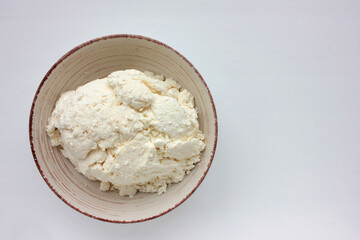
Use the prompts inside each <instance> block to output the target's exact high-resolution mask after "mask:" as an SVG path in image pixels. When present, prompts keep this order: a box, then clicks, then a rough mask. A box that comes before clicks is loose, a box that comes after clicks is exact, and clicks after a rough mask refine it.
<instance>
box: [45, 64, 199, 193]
mask: <svg viewBox="0 0 360 240" xmlns="http://www.w3.org/2000/svg"><path fill="white" fill-rule="evenodd" d="M46 130H47V133H48V135H49V137H50V139H51V143H52V145H53V146H60V147H61V151H62V153H63V155H64V156H65V157H67V158H68V159H69V160H70V161H71V162H72V163H73V164H74V166H75V168H76V169H77V170H78V171H79V172H80V173H82V174H84V175H85V176H86V177H88V178H89V179H91V180H99V181H100V182H101V184H100V189H101V190H103V191H107V190H113V189H118V190H119V193H120V195H121V196H124V195H128V196H130V197H132V196H134V195H135V194H136V192H138V191H140V192H156V193H158V194H161V193H163V192H165V191H166V188H167V186H168V185H169V184H171V183H177V182H180V181H181V180H183V178H184V176H185V174H187V173H189V172H190V170H191V169H192V168H194V166H195V164H196V163H197V162H198V161H199V160H200V153H201V151H202V150H203V149H204V148H205V144H204V142H203V140H204V135H203V134H202V133H201V131H200V130H199V122H198V119H197V112H196V110H195V107H194V98H193V96H192V95H191V94H190V92H189V91H187V90H186V89H183V88H181V86H180V85H179V84H178V83H177V82H175V81H174V80H173V79H171V78H166V79H165V78H164V77H163V76H160V75H154V74H153V73H151V72H145V73H143V72H140V71H137V70H125V71H117V72H113V73H111V74H110V75H109V76H108V77H106V78H103V79H98V80H95V81H92V82H90V83H88V84H85V85H83V86H81V87H79V88H78V89H76V90H74V91H68V92H66V93H64V94H62V95H61V97H60V99H59V100H58V101H57V103H56V107H55V109H54V110H53V112H52V114H51V117H50V118H49V122H48V126H47V129H46Z"/></svg>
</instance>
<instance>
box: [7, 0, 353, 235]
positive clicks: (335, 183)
mask: <svg viewBox="0 0 360 240" xmlns="http://www.w3.org/2000/svg"><path fill="white" fill-rule="evenodd" d="M359 12H360V1H356V0H355V1H345V0H342V1H332V0H331V1H325V0H324V1H314V0H309V1H301V0H297V1H280V0H279V1H278V0H275V1H196V2H195V1H194V2H193V1H184V0H182V1H126V2H125V1H119V0H117V1H70V0H62V1H39V0H33V1H12V0H5V1H4V0H2V1H0V30H1V38H0V66H1V71H0V79H1V87H0V91H1V92H0V98H1V112H0V114H1V128H0V131H1V132H0V134H1V138H0V142H1V144H0V146H1V155H2V158H1V159H2V160H1V161H2V164H1V174H0V180H1V183H2V187H1V195H0V239H4V240H5V239H80V238H82V239H86V240H92V239H106V240H111V239H261V240H263V239H276V240H278V239H301V240H303V239H316V240H319V239H320V240H321V239H326V240H331V239H341V240H352V239H354V240H358V239H360V95H359V90H360V21H359ZM115 33H132V34H140V35H145V36H149V37H152V38H155V39H157V40H160V41H163V42H165V43H167V44H169V45H170V46H172V47H173V48H175V49H176V50H178V51H180V52H181V53H182V54H183V55H184V56H186V57H187V58H188V59H189V60H190V61H191V62H192V63H193V64H194V65H195V66H196V67H197V69H198V70H199V71H200V73H201V74H202V75H203V77H204V78H205V80H206V82H207V84H208V86H209V88H210V90H211V92H212V94H213V97H214V100H215V104H216V107H217V113H218V117H219V140H218V148H217V151H216V155H215V159H214V162H213V165H212V167H211V169H210V172H209V174H208V175H207V177H206V178H205V180H204V182H203V183H202V185H201V186H200V187H199V189H198V190H197V191H196V192H195V194H194V195H193V196H192V197H191V198H190V199H188V200H187V201H186V202H185V203H183V204H182V205H181V206H179V207H178V208H177V209H175V210H174V211H172V212H170V213H168V214H166V215H164V216H162V217H160V218H157V219H155V220H152V221H148V222H144V223H138V224H128V225H121V224H112V223H106V222H101V221H98V220H95V219H92V218H89V217H86V216H84V215H82V214H80V213H78V212H76V211H74V210H73V209H72V208H70V207H68V206H67V205H66V204H64V203H63V202H62V201H61V200H59V199H58V198H57V197H56V196H55V194H54V193H53V192H52V191H51V190H50V189H49V188H48V186H47V185H46V184H45V182H44V181H43V180H42V178H41V177H40V174H39V173H38V170H37V168H36V166H35V164H34V161H33V158H32V155H31V152H30V147H29V139H28V117H29V110H30V106H31V102H32V99H33V96H34V94H35V91H36V89H37V87H38V85H39V83H40V81H41V79H42V78H43V77H44V75H45V73H46V72H47V71H48V70H49V69H50V67H51V66H52V65H53V64H54V63H55V62H56V61H57V60H58V59H59V58H60V57H61V56H62V55H63V54H65V53H66V52H67V51H68V50H70V49H71V48H73V47H75V46H76V45H78V44H80V43H82V42H84V41H87V40H90V39H92V38H95V37H99V36H103V35H108V34H115Z"/></svg>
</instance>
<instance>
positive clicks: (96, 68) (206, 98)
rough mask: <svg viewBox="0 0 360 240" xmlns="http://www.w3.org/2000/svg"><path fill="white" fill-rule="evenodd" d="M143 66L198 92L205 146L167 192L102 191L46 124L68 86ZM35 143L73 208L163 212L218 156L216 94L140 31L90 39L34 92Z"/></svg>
mask: <svg viewBox="0 0 360 240" xmlns="http://www.w3.org/2000/svg"><path fill="white" fill-rule="evenodd" d="M125 69H138V70H141V71H146V70H147V71H152V72H154V73H159V74H163V75H164V76H166V77H173V78H174V79H175V80H176V81H178V82H179V83H180V84H181V85H182V86H183V87H184V88H186V89H188V90H189V91H190V92H191V93H192V94H193V95H194V97H195V104H196V107H197V110H198V115H199V123H200V129H201V131H202V132H203V133H204V135H205V144H206V149H205V150H204V151H203V152H202V154H201V161H200V162H199V163H198V164H197V166H196V167H195V168H194V169H193V170H192V171H191V173H190V174H189V175H187V176H186V177H185V178H184V180H183V181H181V182H180V183H177V184H172V185H171V186H170V187H169V188H168V190H167V192H166V193H164V194H162V195H160V196H159V195H157V194H151V193H138V194H136V195H135V197H134V198H129V197H120V195H119V194H118V192H117V191H116V192H102V191H100V190H99V182H97V181H90V180H88V179H87V178H86V177H84V176H83V175H81V174H80V173H78V172H77V171H76V170H75V168H74V166H73V165H72V164H71V163H70V161H69V160H68V159H66V158H64V156H63V155H62V154H61V152H60V151H59V148H57V147H52V146H51V144H50V139H49V138H48V136H47V134H46V132H45V127H46V125H47V121H48V118H49V117H50V114H51V112H52V110H53V109H54V106H55V102H56V101H57V100H58V99H59V97H60V95H61V94H62V93H63V92H65V91H68V90H73V89H76V88H77V87H78V86H80V85H83V84H85V83H87V82H89V81H92V80H95V79H98V78H103V77H106V76H107V75H108V74H109V73H111V72H113V71H116V70H125ZM29 127H30V128H29V131H30V144H31V150H32V153H33V156H34V159H35V163H36V165H37V167H38V169H39V171H40V174H41V176H42V177H43V178H44V180H45V182H46V183H47V184H48V185H49V187H50V188H51V190H53V191H54V193H55V194H56V195H57V196H58V197H59V198H60V199H61V200H63V201H64V202H65V203H66V204H68V205H69V206H70V207H72V208H74V209H76V210H77V211H79V212H81V213H83V214H85V215H87V216H90V217H93V218H96V219H99V220H104V221H109V222H116V223H133V222H140V221H145V220H149V219H153V218H155V217H158V216H161V215H163V214H165V213H167V212H169V211H171V210H172V209H174V208H176V207H177V206H179V205H180V204H181V203H182V202H184V201H185V200H186V199H187V198H188V197H189V196H190V195H191V194H192V193H193V192H194V191H195V190H196V188H197V187H198V186H199V185H200V183H201V182H202V181H203V179H204V177H205V175H206V173H207V172H208V170H209V168H210V165H211V162H212V160H213V157H214V153H215V148H216V141H217V118H216V111H215V106H214V102H213V99H212V97H211V94H210V92H209V89H208V87H207V86H206V83H205V81H204V79H203V78H202V77H201V75H200V73H199V72H198V71H197V70H196V69H195V67H194V66H193V65H192V64H191V63H190V62H189V61H188V60H187V59H186V58H185V57H184V56H182V55H181V54H180V53H179V52H177V51H175V50H174V49H172V48H171V47H169V46H167V45H166V44H164V43H161V42H159V41H156V40H153V39H150V38H147V37H143V36H137V35H123V34H122V35H111V36H104V37H100V38H96V39H93V40H90V41H88V42H85V43H83V44H81V45H79V46H77V47H75V48H74V49H72V50H70V51H69V52H68V53H67V54H65V55H64V56H63V57H62V58H60V60H59V61H57V62H56V63H55V64H54V66H52V68H51V69H50V70H49V71H48V73H47V74H46V75H45V77H44V79H43V80H42V82H41V83H40V85H39V88H38V90H37V92H36V94H35V97H34V101H33V104H32V107H31V113H30V123H29Z"/></svg>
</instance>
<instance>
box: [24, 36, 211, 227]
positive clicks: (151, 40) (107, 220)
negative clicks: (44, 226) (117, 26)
mask: <svg viewBox="0 0 360 240" xmlns="http://www.w3.org/2000/svg"><path fill="white" fill-rule="evenodd" d="M111 38H137V39H144V40H147V41H150V42H153V43H156V44H158V45H161V46H163V47H166V48H168V49H170V50H172V51H174V52H175V53H176V54H177V55H179V56H180V57H181V58H182V59H184V61H185V62H187V63H188V64H189V65H190V67H191V68H193V69H194V71H195V72H196V74H197V75H198V76H199V78H200V79H201V81H202V82H203V84H204V85H205V87H206V89H207V91H208V94H209V96H210V100H211V104H212V109H213V112H214V118H215V144H214V148H213V150H212V154H211V157H210V162H209V164H208V166H207V168H206V170H205V172H204V174H203V176H202V177H201V179H200V180H199V182H198V183H197V185H196V186H195V188H194V189H193V190H192V191H191V192H190V193H189V194H188V195H186V197H185V198H183V199H182V200H181V201H180V202H179V203H177V204H175V206H173V207H171V208H169V209H168V210H166V211H164V212H161V213H159V214H157V215H155V216H152V217H148V218H144V219H139V220H134V221H117V220H110V219H106V218H101V217H97V216H94V215H91V214H89V213H87V212H84V211H82V210H80V209H78V208H76V207H75V206H73V205H71V204H70V203H69V202H68V201H67V200H66V199H64V198H63V197H62V196H61V195H60V194H59V193H58V192H57V191H56V190H55V188H54V187H53V186H52V185H51V184H50V182H49V181H48V179H47V178H46V176H45V175H44V172H43V170H42V169H41V167H40V165H39V162H38V160H37V156H36V152H35V149H34V143H33V135H32V123H33V115H34V107H35V102H36V99H37V96H38V94H39V92H40V90H41V88H42V86H43V84H44V83H45V81H46V80H47V79H48V77H49V76H50V74H51V73H52V71H53V70H54V69H55V68H56V67H57V65H59V64H60V63H61V62H62V61H63V60H64V59H66V58H67V57H69V56H70V55H71V54H73V53H74V52H76V51H77V50H79V49H81V48H83V47H85V46H87V45H90V44H92V43H94V42H98V41H101V40H106V39H111ZM217 136H218V122H217V115H216V109H215V104H214V100H213V98H212V96H211V93H210V90H209V88H208V86H207V85H206V83H205V81H204V79H203V78H202V76H201V75H200V73H199V72H198V70H197V69H196V68H195V67H194V65H192V64H191V63H190V61H189V60H187V59H186V58H185V57H184V56H183V55H181V54H180V53H179V52H178V51H176V50H174V49H173V48H172V47H170V46H168V45H166V44H164V43H162V42H159V41H157V40H154V39H152V38H149V37H144V36H141V35H132V34H114V35H107V36H103V37H98V38H95V39H92V40H89V41H87V42H84V43H82V44H80V45H78V46H76V47H74V48H73V49H71V50H70V51H69V52H67V53H66V54H65V55H64V56H62V57H61V58H60V59H59V60H58V61H57V62H56V63H55V64H54V65H53V66H52V67H51V68H50V70H49V71H48V72H47V73H46V75H45V77H44V78H43V80H42V81H41V83H40V85H39V87H38V89H37V91H36V93H35V96H34V100H33V103H32V105H31V110H30V120H29V137H30V146H31V152H32V155H33V157H34V160H35V163H36V166H37V168H38V170H39V172H40V174H41V176H42V178H43V179H44V180H45V182H46V184H47V185H48V186H49V187H50V189H51V190H52V191H53V192H54V193H55V194H56V196H58V197H59V198H60V199H61V200H62V201H63V202H64V203H66V204H67V205H69V206H70V207H72V208H73V209H75V210H76V211H78V212H80V213H82V214H84V215H86V216H88V217H91V218H95V219H97V220H101V221H105V222H112V223H138V222H143V221H147V220H151V219H154V218H157V217H160V216H162V215H164V214H166V213H168V212H170V211H171V210H173V209H174V208H176V207H178V206H179V205H180V204H182V203H183V202H184V201H185V200H186V199H188V198H189V197H190V196H191V195H192V194H193V193H194V192H195V190H196V189H197V188H198V187H199V185H200V183H201V182H202V181H203V180H204V178H205V176H206V174H207V173H208V171H209V168H210V166H211V163H212V161H213V158H214V155H215V150H216V145H217Z"/></svg>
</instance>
